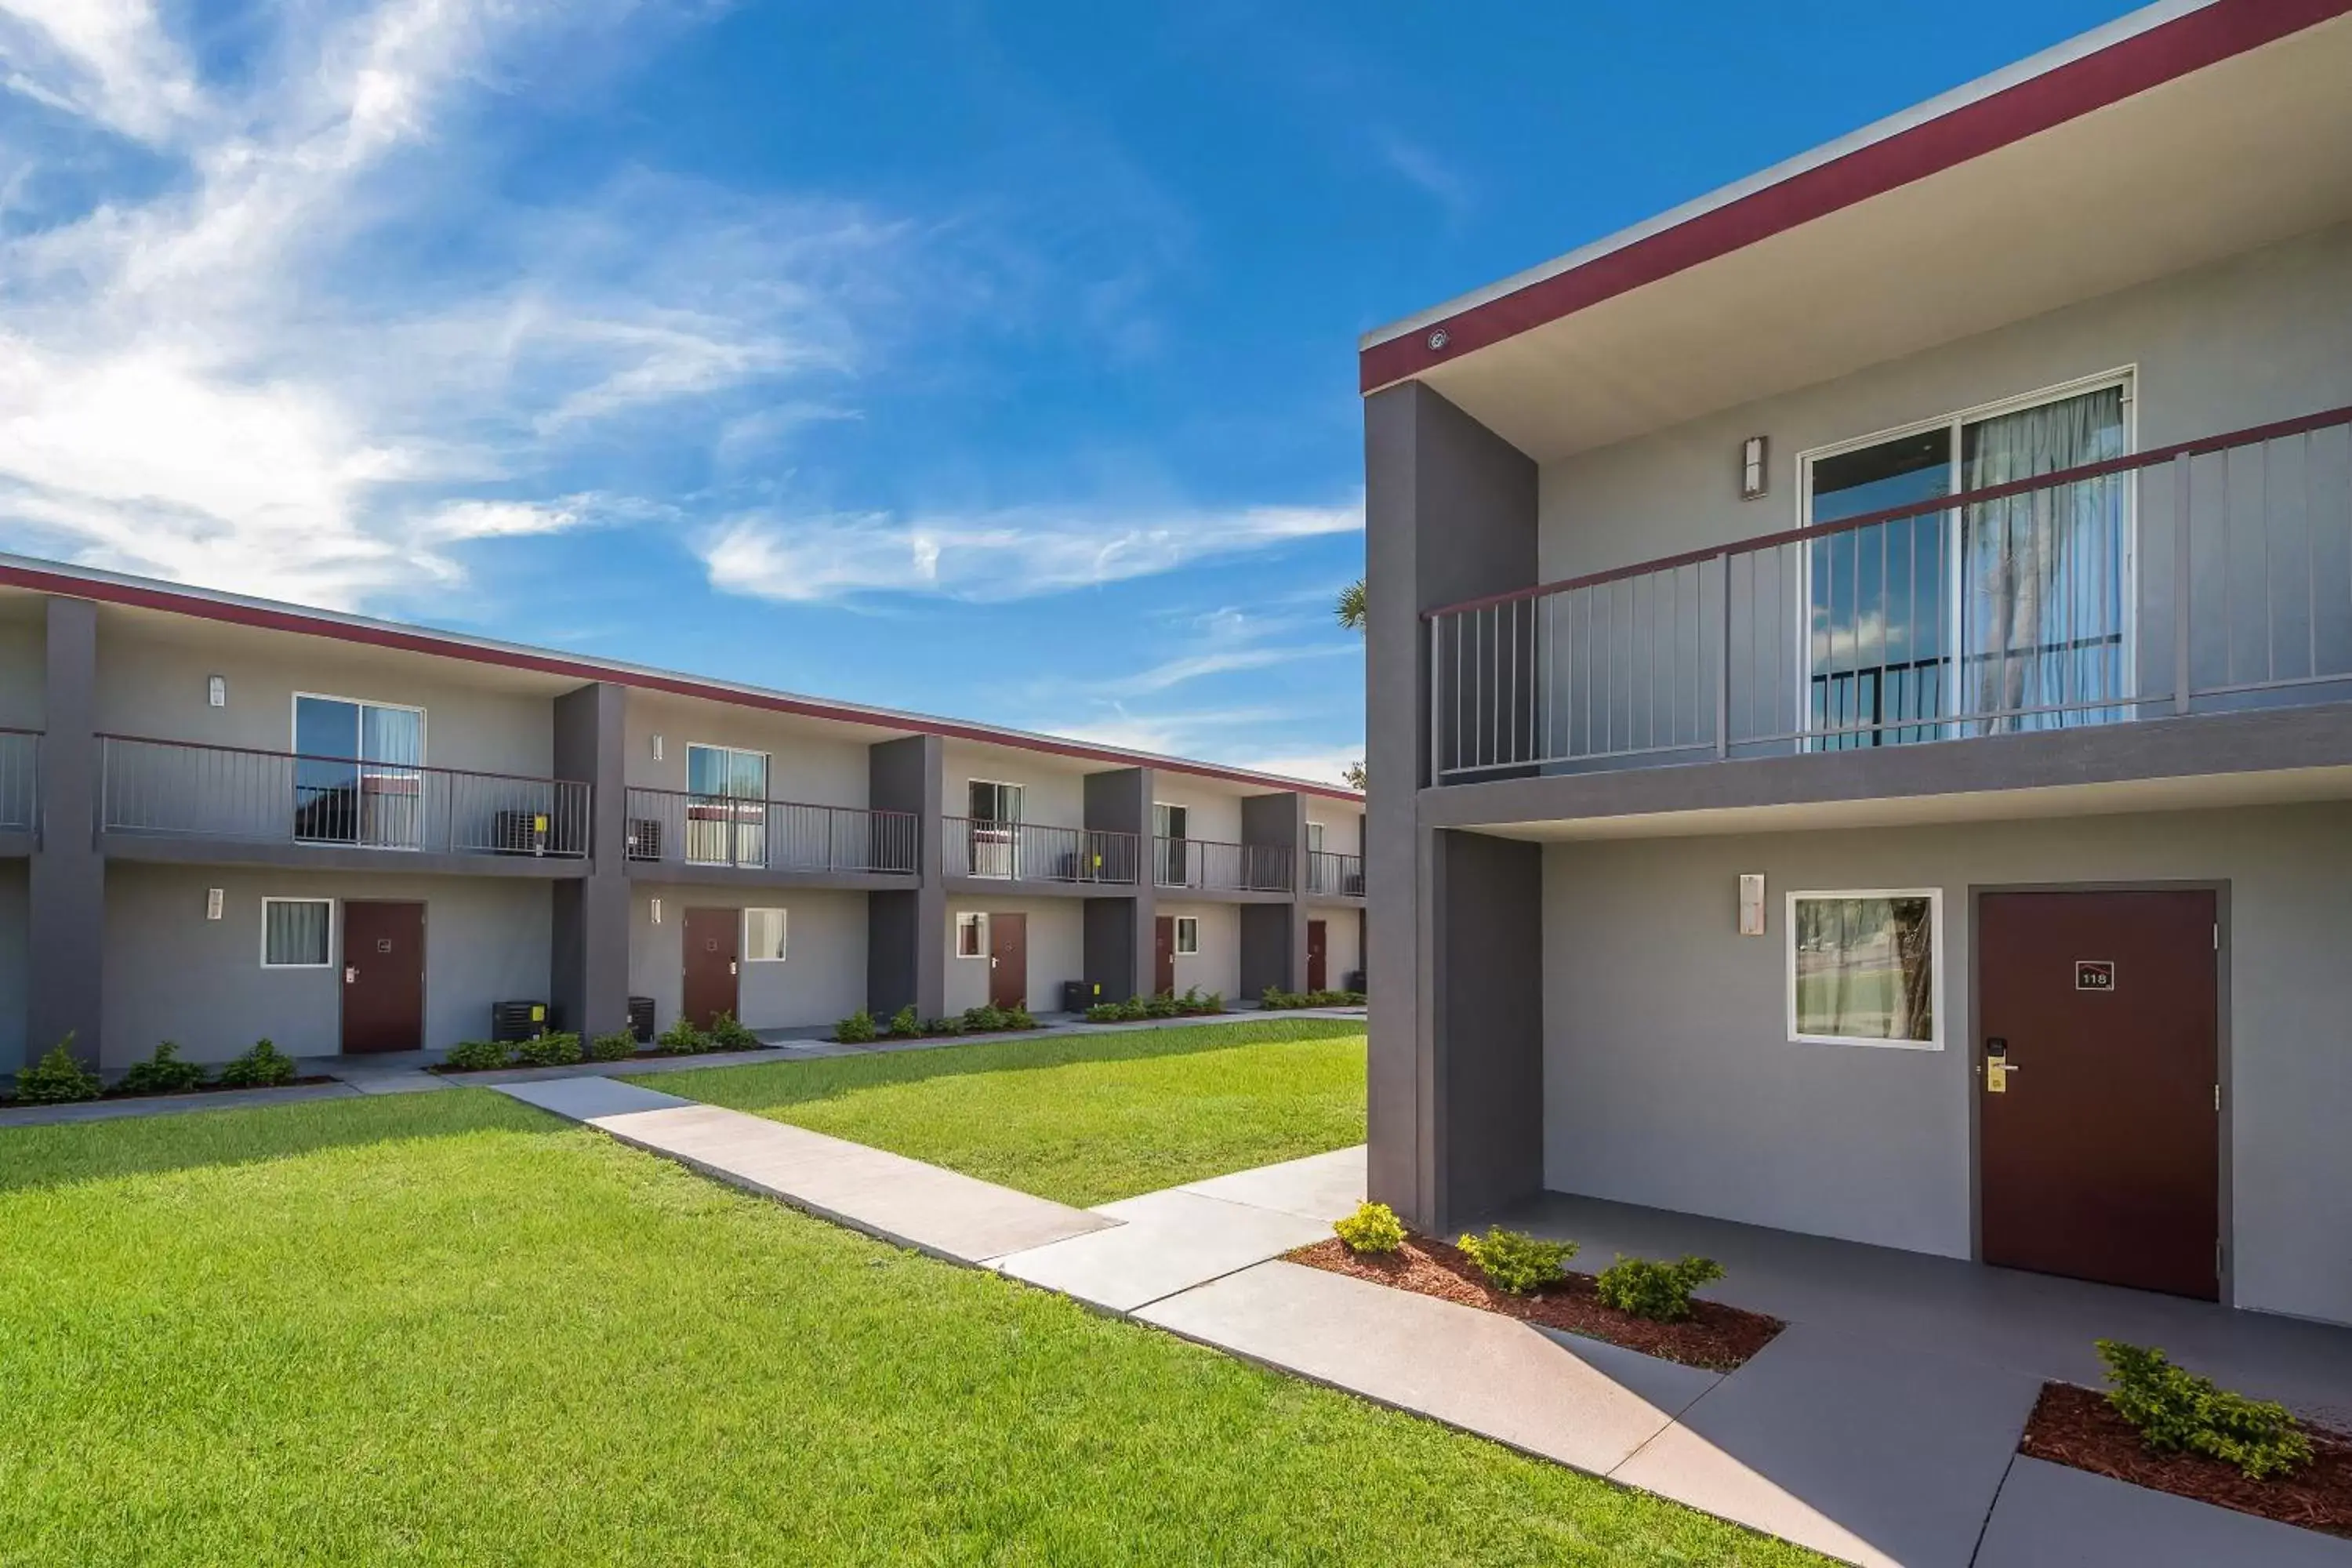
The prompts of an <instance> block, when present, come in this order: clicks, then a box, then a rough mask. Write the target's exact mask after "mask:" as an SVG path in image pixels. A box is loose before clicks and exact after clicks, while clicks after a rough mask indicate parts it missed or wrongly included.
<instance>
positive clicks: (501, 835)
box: [490, 811, 547, 855]
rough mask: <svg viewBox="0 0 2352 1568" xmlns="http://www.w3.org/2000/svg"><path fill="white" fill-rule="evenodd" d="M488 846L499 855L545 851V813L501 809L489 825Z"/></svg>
mask: <svg viewBox="0 0 2352 1568" xmlns="http://www.w3.org/2000/svg"><path fill="white" fill-rule="evenodd" d="M490 847H491V848H492V849H493V850H495V851H497V852H498V853H499V854H500V855H544V854H546V853H547V813H545V812H543V811H502V812H499V814H498V816H496V817H495V818H494V819H492V822H491V825H490Z"/></svg>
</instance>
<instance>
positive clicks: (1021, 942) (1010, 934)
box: [988, 914, 1029, 1008]
mask: <svg viewBox="0 0 2352 1568" xmlns="http://www.w3.org/2000/svg"><path fill="white" fill-rule="evenodd" d="M988 1005H990V1006H992V1007H1007V1008H1010V1007H1026V1006H1027V1005H1029V917H1028V916H1027V915H998V914H992V915H990V916H989V917H988Z"/></svg>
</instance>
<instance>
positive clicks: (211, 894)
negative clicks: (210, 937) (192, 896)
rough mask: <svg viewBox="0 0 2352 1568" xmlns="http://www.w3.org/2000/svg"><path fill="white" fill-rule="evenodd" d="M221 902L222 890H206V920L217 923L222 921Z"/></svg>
mask: <svg viewBox="0 0 2352 1568" xmlns="http://www.w3.org/2000/svg"><path fill="white" fill-rule="evenodd" d="M221 902H222V900H221V890H220V889H218V888H206V889H205V919H206V920H208V921H216V920H218V919H220V918H221Z"/></svg>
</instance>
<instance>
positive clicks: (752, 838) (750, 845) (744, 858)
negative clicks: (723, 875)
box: [686, 745, 768, 866]
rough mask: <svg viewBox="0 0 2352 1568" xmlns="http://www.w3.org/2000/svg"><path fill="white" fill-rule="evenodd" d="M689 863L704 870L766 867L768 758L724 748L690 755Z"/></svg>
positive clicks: (693, 749) (697, 750)
mask: <svg viewBox="0 0 2352 1568" xmlns="http://www.w3.org/2000/svg"><path fill="white" fill-rule="evenodd" d="M686 788H687V795H688V800H687V803H686V858H688V860H689V861H692V862H694V863H696V864H697V865H703V866H764V865H766V864H767V863H768V758H767V753H765V752H738V751H734V750H731V749H730V748H728V747H725V746H694V745H689V746H688V747H687V749H686Z"/></svg>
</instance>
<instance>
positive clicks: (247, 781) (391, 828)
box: [99, 735, 589, 860]
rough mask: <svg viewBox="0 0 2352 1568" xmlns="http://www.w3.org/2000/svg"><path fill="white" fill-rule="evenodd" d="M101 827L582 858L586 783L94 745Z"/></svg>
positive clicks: (255, 840) (127, 833)
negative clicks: (95, 748)
mask: <svg viewBox="0 0 2352 1568" xmlns="http://www.w3.org/2000/svg"><path fill="white" fill-rule="evenodd" d="M99 797H100V805H99V829H100V832H102V833H105V834H108V835H115V836H121V837H125V838H152V839H183V840H204V839H212V840H220V841H226V842H230V843H239V844H253V845H286V846H294V847H308V848H318V849H329V850H331V849H335V848H344V849H361V850H381V851H384V852H386V853H399V852H403V851H405V852H408V853H412V854H414V853H430V854H442V855H482V856H522V857H530V858H551V859H560V860H577V859H581V858H584V857H585V856H586V855H587V853H588V825H589V813H588V803H589V786H588V785H587V784H581V783H577V782H575V781H572V780H567V779H544V778H529V777H522V776H518V775H515V774H509V773H473V772H468V771H465V770H462V769H457V768H428V767H425V766H422V765H417V764H410V763H373V762H357V761H353V760H352V759H351V758H348V757H324V756H309V755H303V754H299V753H296V752H260V751H252V750H248V749H247V748H244V747H239V746H200V745H191V744H188V743H186V742H179V741H156V740H147V739H142V738H140V737H137V736H131V735H101V736H100V737H99Z"/></svg>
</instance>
